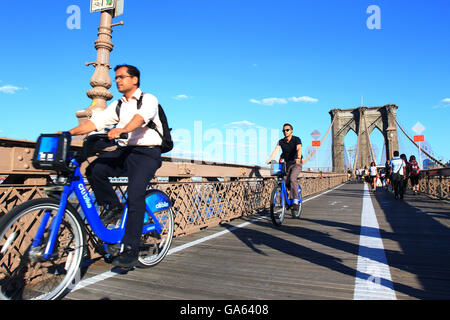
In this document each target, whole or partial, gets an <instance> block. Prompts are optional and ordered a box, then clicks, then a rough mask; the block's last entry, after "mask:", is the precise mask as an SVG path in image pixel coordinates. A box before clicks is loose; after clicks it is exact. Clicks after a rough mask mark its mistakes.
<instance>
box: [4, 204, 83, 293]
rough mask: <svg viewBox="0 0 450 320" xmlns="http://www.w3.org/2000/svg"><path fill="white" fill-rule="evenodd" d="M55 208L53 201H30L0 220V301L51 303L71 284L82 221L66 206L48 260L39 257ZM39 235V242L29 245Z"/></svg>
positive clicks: (80, 249) (76, 267) (80, 246)
mask: <svg viewBox="0 0 450 320" xmlns="http://www.w3.org/2000/svg"><path fill="white" fill-rule="evenodd" d="M58 207H59V202H58V201H57V200H55V199H35V200H30V201H27V202H25V203H23V204H21V205H19V206H17V207H15V208H14V209H13V210H11V211H10V212H9V213H8V214H6V215H5V216H4V217H3V218H2V219H1V221H0V299H7V300H53V299H57V298H59V297H61V296H62V295H63V294H64V293H66V290H67V289H68V288H69V286H71V285H73V284H74V283H73V279H74V278H75V276H76V275H77V273H78V272H79V270H80V264H81V259H82V257H83V249H84V239H85V237H84V229H83V228H82V222H81V221H80V219H79V217H78V214H77V213H76V211H75V209H73V207H71V206H70V205H68V206H67V208H66V211H65V214H64V217H63V220H62V222H61V225H60V228H59V231H58V236H57V241H56V244H55V247H54V249H53V254H52V257H51V258H49V259H45V258H44V256H43V253H44V251H45V248H46V245H47V239H48V237H49V235H50V232H51V230H50V226H51V222H52V218H53V217H54V216H55V215H56V213H57V211H58ZM40 232H42V233H41V234H42V236H41V237H40V241H39V243H37V244H36V243H35V246H33V241H34V240H35V238H36V234H38V233H40Z"/></svg>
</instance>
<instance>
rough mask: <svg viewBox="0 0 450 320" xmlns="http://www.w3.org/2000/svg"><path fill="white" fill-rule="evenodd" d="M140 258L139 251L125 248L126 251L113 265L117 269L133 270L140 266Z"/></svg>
mask: <svg viewBox="0 0 450 320" xmlns="http://www.w3.org/2000/svg"><path fill="white" fill-rule="evenodd" d="M138 256H139V250H137V249H132V248H131V247H130V246H125V250H124V251H123V252H122V253H121V254H120V255H119V256H118V257H117V258H115V259H114V260H113V261H112V264H113V265H114V266H117V267H124V268H131V267H134V266H136V265H138V264H139V261H138Z"/></svg>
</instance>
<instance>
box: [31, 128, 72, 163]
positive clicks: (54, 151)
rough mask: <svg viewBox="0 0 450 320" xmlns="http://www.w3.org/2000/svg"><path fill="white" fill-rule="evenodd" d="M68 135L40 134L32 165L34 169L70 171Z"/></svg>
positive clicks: (69, 138) (69, 140) (69, 139)
mask: <svg viewBox="0 0 450 320" xmlns="http://www.w3.org/2000/svg"><path fill="white" fill-rule="evenodd" d="M70 142H71V136H70V134H69V133H62V134H41V135H40V136H39V138H38V140H37V142H36V149H35V150H34V155H33V160H32V164H33V167H34V168H36V169H42V170H55V171H70V169H69V160H70V159H69V150H70Z"/></svg>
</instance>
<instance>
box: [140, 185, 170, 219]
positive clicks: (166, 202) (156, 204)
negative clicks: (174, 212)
mask: <svg viewBox="0 0 450 320" xmlns="http://www.w3.org/2000/svg"><path fill="white" fill-rule="evenodd" d="M145 203H146V205H147V208H149V209H150V210H151V212H153V213H154V212H158V211H163V210H167V209H169V208H170V207H171V206H172V202H171V201H170V199H169V197H168V196H167V195H166V194H165V193H164V192H162V191H160V190H155V189H152V190H149V191H148V192H147V194H146V196H145Z"/></svg>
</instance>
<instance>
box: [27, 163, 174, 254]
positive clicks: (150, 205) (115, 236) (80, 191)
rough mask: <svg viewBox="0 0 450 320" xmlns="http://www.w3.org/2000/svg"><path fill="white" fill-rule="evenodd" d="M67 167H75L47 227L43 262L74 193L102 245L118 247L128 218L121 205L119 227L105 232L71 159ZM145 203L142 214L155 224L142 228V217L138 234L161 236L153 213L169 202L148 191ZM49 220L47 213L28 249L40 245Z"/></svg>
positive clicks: (76, 164)
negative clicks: (144, 209) (121, 215)
mask: <svg viewBox="0 0 450 320" xmlns="http://www.w3.org/2000/svg"><path fill="white" fill-rule="evenodd" d="M71 163H72V164H73V165H75V167H76V169H75V173H74V175H73V178H72V181H71V183H70V185H66V186H64V189H63V192H62V194H61V200H60V203H59V208H58V211H57V213H56V215H55V217H54V218H53V220H52V223H51V226H50V236H49V239H48V243H47V246H46V248H45V252H44V255H43V256H44V258H45V259H50V258H51V256H52V252H53V248H54V246H55V243H56V239H57V236H58V231H59V228H60V225H61V222H62V219H63V216H64V212H65V211H66V206H67V201H68V198H69V196H70V194H71V193H72V192H75V195H76V197H77V199H78V201H79V203H80V205H81V208H82V210H83V212H84V214H85V216H86V218H87V221H88V223H89V225H90V226H91V228H92V230H93V231H94V233H95V234H96V235H97V236H98V237H99V238H100V239H101V240H102V241H103V242H105V243H108V244H120V243H121V241H122V238H123V236H124V234H125V225H126V221H127V216H128V206H127V205H125V209H124V215H123V218H122V221H121V224H120V227H118V228H115V229H108V228H107V227H105V225H104V224H103V223H102V221H101V219H100V216H99V214H98V211H97V209H96V207H95V205H94V202H93V201H92V199H91V197H90V194H89V192H88V190H87V188H86V185H85V183H84V178H83V176H82V175H81V172H80V166H79V164H78V162H77V161H76V160H75V159H72V160H71ZM145 202H146V213H147V214H148V215H150V217H151V218H152V219H153V221H154V222H155V223H152V224H145V223H146V222H147V221H148V220H149V216H147V215H146V216H145V219H144V226H143V229H142V233H143V234H145V233H148V232H152V231H156V232H158V233H159V234H160V233H161V232H162V228H161V224H160V222H159V221H158V220H157V219H156V217H155V215H154V213H155V212H158V211H162V210H166V209H168V208H170V206H171V202H170V199H169V198H167V196H166V195H165V194H164V193H163V192H161V191H159V190H150V191H149V196H147V197H146V200H145ZM49 218H50V212H45V213H44V218H43V220H42V222H41V224H40V226H39V228H38V231H37V233H36V236H35V238H34V240H33V243H32V246H31V249H33V248H34V247H37V246H39V245H40V243H41V239H42V236H43V234H44V231H45V226H46V225H47V223H48V221H49Z"/></svg>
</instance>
